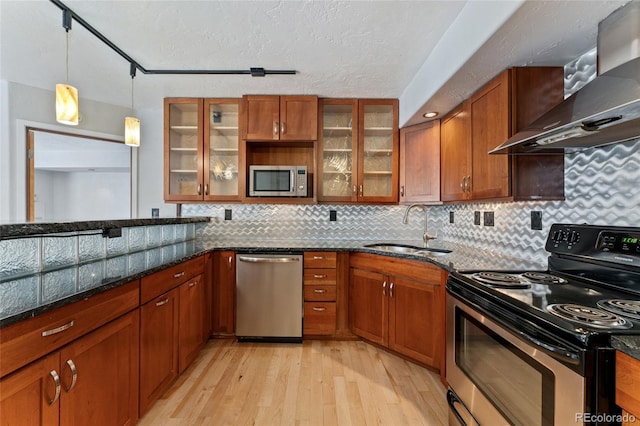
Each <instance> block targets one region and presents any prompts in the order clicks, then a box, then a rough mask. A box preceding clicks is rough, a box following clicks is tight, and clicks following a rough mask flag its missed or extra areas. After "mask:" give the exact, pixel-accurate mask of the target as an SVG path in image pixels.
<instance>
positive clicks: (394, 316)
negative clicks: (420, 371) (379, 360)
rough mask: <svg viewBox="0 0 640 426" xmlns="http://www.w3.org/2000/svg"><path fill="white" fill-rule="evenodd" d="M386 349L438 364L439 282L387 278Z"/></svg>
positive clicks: (440, 324) (440, 322) (441, 316)
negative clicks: (430, 282)
mask: <svg viewBox="0 0 640 426" xmlns="http://www.w3.org/2000/svg"><path fill="white" fill-rule="evenodd" d="M389 281H390V284H389V349H392V350H394V351H397V352H400V353H402V354H404V355H407V356H409V357H411V358H413V359H415V360H417V361H420V362H422V363H424V364H427V365H430V366H432V367H435V368H440V358H439V357H440V352H441V351H439V350H438V347H439V345H440V341H441V337H442V336H441V330H442V321H444V315H443V313H442V312H441V303H440V300H439V291H438V289H439V287H438V285H434V284H429V283H425V282H419V281H413V280H408V279H404V278H400V277H390V278H389Z"/></svg>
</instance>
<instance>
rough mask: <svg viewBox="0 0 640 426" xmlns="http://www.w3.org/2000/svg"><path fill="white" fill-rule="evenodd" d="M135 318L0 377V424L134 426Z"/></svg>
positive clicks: (129, 317) (118, 321)
mask: <svg viewBox="0 0 640 426" xmlns="http://www.w3.org/2000/svg"><path fill="white" fill-rule="evenodd" d="M138 320H139V317H138V312H137V310H136V311H133V312H130V313H128V314H126V315H124V316H122V317H120V318H118V319H116V320H114V321H112V322H110V323H109V324H107V325H104V326H102V327H100V328H98V329H97V330H95V331H93V332H91V333H89V334H87V335H86V336H84V337H81V338H79V339H77V340H75V341H74V342H72V343H71V344H69V345H67V346H65V347H63V348H62V349H60V350H59V351H56V352H53V353H51V354H49V355H47V356H45V357H42V358H40V359H39V360H37V361H35V362H32V363H30V364H28V365H27V366H25V367H23V368H22V369H20V370H18V371H16V372H14V373H13V374H11V375H9V376H7V377H5V378H3V379H2V380H0V423H1V424H3V425H5V424H6V425H10V424H41V425H57V424H63V425H87V424H100V425H134V424H135V423H136V420H137V419H138V336H139V334H138V333H139V322H138ZM96 422H97V423H96Z"/></svg>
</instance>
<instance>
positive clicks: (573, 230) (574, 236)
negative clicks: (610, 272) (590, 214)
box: [545, 224, 640, 266]
mask: <svg viewBox="0 0 640 426" xmlns="http://www.w3.org/2000/svg"><path fill="white" fill-rule="evenodd" d="M545 249H546V250H547V251H549V252H551V253H558V254H571V255H576V256H586V257H592V258H598V259H601V260H606V261H608V262H614V263H619V264H623V265H630V266H640V228H623V227H615V226H609V227H604V226H596V225H563V224H554V225H552V226H551V230H550V231H549V236H548V237H547V244H546V245H545Z"/></svg>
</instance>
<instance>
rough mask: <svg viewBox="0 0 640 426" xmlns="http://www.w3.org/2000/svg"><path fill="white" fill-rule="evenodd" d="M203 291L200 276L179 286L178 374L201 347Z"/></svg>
mask: <svg viewBox="0 0 640 426" xmlns="http://www.w3.org/2000/svg"><path fill="white" fill-rule="evenodd" d="M204 290H205V288H204V282H203V279H202V275H198V276H197V277H195V278H192V279H190V280H189V281H187V282H186V283H184V284H182V285H181V286H180V321H179V323H180V325H179V328H180V337H179V339H180V340H179V342H180V343H179V347H178V356H179V362H178V364H179V367H178V372H179V373H182V372H183V371H184V370H185V369H186V368H187V366H188V365H189V364H190V363H191V361H193V360H194V359H195V357H196V356H197V355H198V351H199V350H200V348H201V347H202V343H203V340H202V335H203V331H202V328H203V326H204V320H203V318H204V304H205V302H206V300H205V294H204Z"/></svg>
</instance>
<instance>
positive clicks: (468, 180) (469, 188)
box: [467, 176, 471, 192]
mask: <svg viewBox="0 0 640 426" xmlns="http://www.w3.org/2000/svg"><path fill="white" fill-rule="evenodd" d="M467 192H471V176H467Z"/></svg>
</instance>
